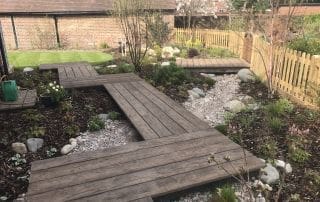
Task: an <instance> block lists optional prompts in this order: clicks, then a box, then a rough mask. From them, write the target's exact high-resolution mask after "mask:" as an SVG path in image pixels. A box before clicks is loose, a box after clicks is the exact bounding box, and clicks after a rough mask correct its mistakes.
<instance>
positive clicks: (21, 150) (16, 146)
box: [11, 142, 28, 154]
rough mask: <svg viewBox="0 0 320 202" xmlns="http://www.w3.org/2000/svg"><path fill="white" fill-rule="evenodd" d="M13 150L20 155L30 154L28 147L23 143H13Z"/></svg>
mask: <svg viewBox="0 0 320 202" xmlns="http://www.w3.org/2000/svg"><path fill="white" fill-rule="evenodd" d="M11 148H12V150H13V151H14V152H16V153H18V154H25V153H27V152H28V150H27V147H26V145H25V144H24V143H21V142H15V143H12V145H11Z"/></svg>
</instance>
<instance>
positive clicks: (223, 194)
mask: <svg viewBox="0 0 320 202" xmlns="http://www.w3.org/2000/svg"><path fill="white" fill-rule="evenodd" d="M216 195H217V201H219V202H236V201H237V196H236V194H235V189H234V188H233V187H232V186H231V185H225V186H223V187H222V188H217V191H216Z"/></svg>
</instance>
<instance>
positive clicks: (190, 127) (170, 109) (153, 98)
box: [131, 82, 195, 132]
mask: <svg viewBox="0 0 320 202" xmlns="http://www.w3.org/2000/svg"><path fill="white" fill-rule="evenodd" d="M131 84H132V85H133V86H135V87H136V89H138V90H139V91H140V92H141V93H143V94H144V95H145V96H146V97H148V98H149V99H150V100H151V101H152V102H153V103H154V104H156V105H157V106H159V107H160V108H161V109H162V111H164V112H165V113H166V114H168V116H170V117H173V118H174V120H175V121H176V122H177V123H178V124H179V125H181V126H182V127H183V128H184V129H185V130H186V131H188V132H192V131H194V127H195V126H194V125H193V123H192V122H190V121H188V120H186V119H185V118H184V117H182V116H181V115H180V114H179V113H178V112H176V111H175V109H174V108H173V107H172V106H170V105H167V104H166V103H164V102H163V101H162V100H160V99H159V98H157V97H156V96H155V95H154V94H153V93H152V92H150V91H149V90H148V89H146V88H145V87H144V86H143V85H141V83H139V82H131Z"/></svg>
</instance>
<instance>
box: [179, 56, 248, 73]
mask: <svg viewBox="0 0 320 202" xmlns="http://www.w3.org/2000/svg"><path fill="white" fill-rule="evenodd" d="M176 62H177V65H178V66H179V67H183V68H185V69H188V70H190V71H193V72H203V73H237V72H238V71H239V70H240V69H243V68H249V67H250V65H249V63H247V62H246V61H244V60H242V59H239V58H227V59H223V58H222V59H220V58H217V59H198V58H196V59H177V61H176Z"/></svg>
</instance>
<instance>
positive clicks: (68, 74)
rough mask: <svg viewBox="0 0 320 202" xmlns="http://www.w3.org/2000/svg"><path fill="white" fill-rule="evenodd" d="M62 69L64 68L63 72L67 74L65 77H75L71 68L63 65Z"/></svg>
mask: <svg viewBox="0 0 320 202" xmlns="http://www.w3.org/2000/svg"><path fill="white" fill-rule="evenodd" d="M64 69H65V72H66V74H67V79H73V78H76V77H75V74H74V72H73V69H72V68H70V67H68V66H65V67H64Z"/></svg>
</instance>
